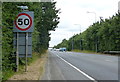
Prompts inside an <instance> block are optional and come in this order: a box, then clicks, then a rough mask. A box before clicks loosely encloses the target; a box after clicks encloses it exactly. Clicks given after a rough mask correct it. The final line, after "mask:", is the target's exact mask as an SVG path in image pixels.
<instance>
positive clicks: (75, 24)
mask: <svg viewBox="0 0 120 82" xmlns="http://www.w3.org/2000/svg"><path fill="white" fill-rule="evenodd" d="M74 25H79V26H80V35H81V25H80V24H74ZM80 50H82V39H81V38H80Z"/></svg>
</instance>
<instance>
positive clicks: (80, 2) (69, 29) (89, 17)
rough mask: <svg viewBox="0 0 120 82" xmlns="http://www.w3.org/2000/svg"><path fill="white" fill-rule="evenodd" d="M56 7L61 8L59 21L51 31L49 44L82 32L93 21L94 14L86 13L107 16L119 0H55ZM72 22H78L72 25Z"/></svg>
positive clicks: (113, 13) (115, 7)
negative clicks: (56, 26) (54, 29)
mask: <svg viewBox="0 0 120 82" xmlns="http://www.w3.org/2000/svg"><path fill="white" fill-rule="evenodd" d="M55 1H57V4H56V7H57V8H58V9H59V8H61V14H59V16H60V23H59V24H58V28H57V29H56V31H55V32H51V34H52V35H51V41H50V46H54V45H57V44H58V43H60V42H61V41H62V40H63V39H64V38H66V39H69V38H70V37H71V36H72V35H73V34H77V33H79V32H80V26H81V31H82V32H83V31H84V30H85V29H86V28H88V26H90V25H91V24H92V23H93V22H94V21H95V15H94V14H92V13H89V14H88V13H86V12H87V11H91V12H96V15H97V17H96V19H97V20H99V16H102V17H103V18H104V19H105V18H109V17H111V16H112V15H115V13H116V12H117V10H118V1H119V0H55ZM74 24H80V26H79V25H74Z"/></svg>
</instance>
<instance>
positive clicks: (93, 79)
mask: <svg viewBox="0 0 120 82" xmlns="http://www.w3.org/2000/svg"><path fill="white" fill-rule="evenodd" d="M56 56H57V57H59V58H60V59H61V60H63V61H64V62H65V63H67V64H68V65H70V66H71V67H73V68H74V69H76V70H77V71H78V72H80V73H82V74H83V75H84V76H86V77H87V78H89V79H90V80H92V81H94V82H97V81H96V80H95V79H94V78H92V77H91V76H89V75H88V74H86V73H85V72H83V71H81V70H80V69H79V68H77V67H75V66H74V65H72V64H71V63H69V62H68V61H66V60H65V59H63V58H62V57H60V56H58V55H56Z"/></svg>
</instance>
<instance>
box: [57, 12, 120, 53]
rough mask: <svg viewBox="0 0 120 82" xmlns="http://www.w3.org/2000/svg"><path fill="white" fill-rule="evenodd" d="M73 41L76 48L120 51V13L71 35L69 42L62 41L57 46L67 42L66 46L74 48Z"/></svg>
mask: <svg viewBox="0 0 120 82" xmlns="http://www.w3.org/2000/svg"><path fill="white" fill-rule="evenodd" d="M72 41H73V42H74V49H80V50H91V51H98V52H103V51H120V45H119V44H120V13H118V14H116V15H115V16H112V17H111V18H109V19H105V20H103V19H101V21H99V22H96V23H94V24H93V25H91V26H90V27H89V28H88V29H87V30H86V31H84V32H83V33H81V34H77V35H75V36H73V37H71V38H70V39H69V40H68V41H67V43H66V42H64V41H62V43H60V44H58V45H57V46H55V47H56V48H60V47H62V45H64V44H66V46H64V47H67V49H68V50H72Z"/></svg>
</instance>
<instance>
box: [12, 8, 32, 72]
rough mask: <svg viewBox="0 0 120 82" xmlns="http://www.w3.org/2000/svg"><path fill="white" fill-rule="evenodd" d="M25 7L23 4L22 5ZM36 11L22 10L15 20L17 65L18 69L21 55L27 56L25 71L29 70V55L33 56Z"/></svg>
mask: <svg viewBox="0 0 120 82" xmlns="http://www.w3.org/2000/svg"><path fill="white" fill-rule="evenodd" d="M22 8H23V6H22ZM33 20H34V12H32V11H25V10H24V9H23V12H20V13H19V14H18V15H17V17H16V19H15V21H14V30H13V32H14V38H15V40H14V48H16V65H17V69H16V71H18V68H19V57H25V71H27V57H32V32H33V27H34V23H33Z"/></svg>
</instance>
